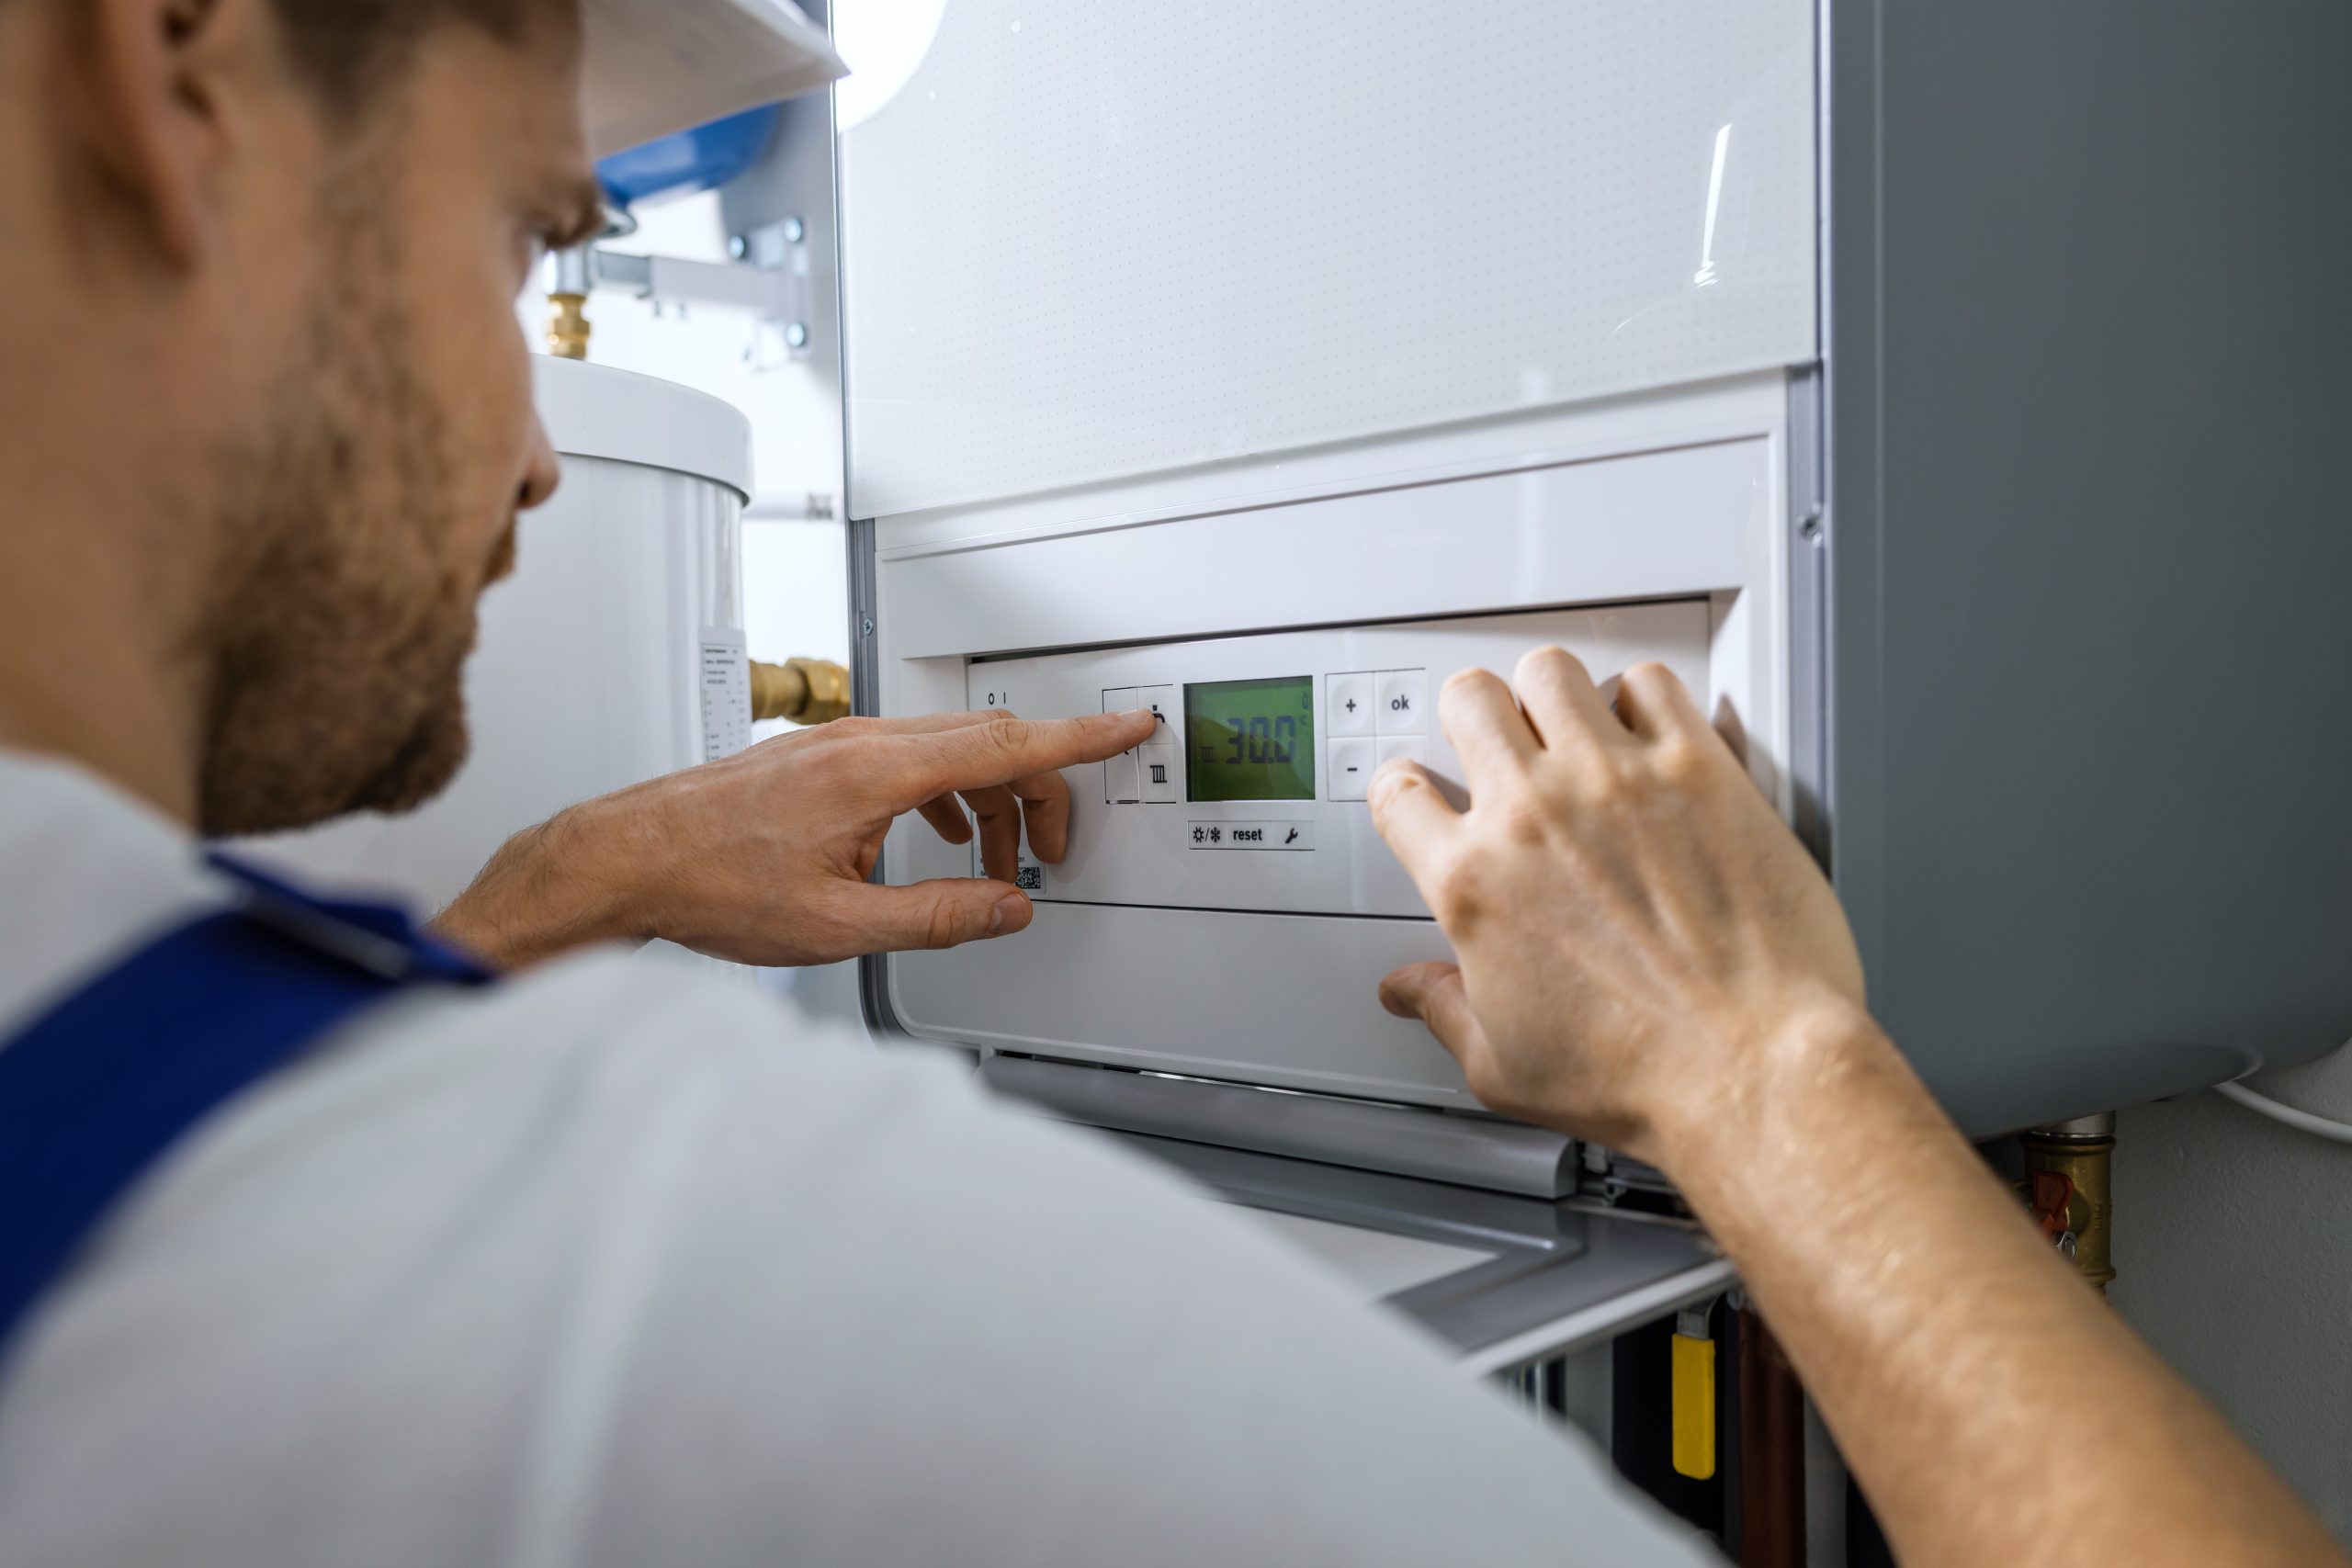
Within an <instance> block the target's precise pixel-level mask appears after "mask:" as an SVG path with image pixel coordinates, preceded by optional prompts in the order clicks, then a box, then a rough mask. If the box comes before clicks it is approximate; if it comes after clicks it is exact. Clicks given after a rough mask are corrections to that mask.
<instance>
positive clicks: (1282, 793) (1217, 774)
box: [1184, 675, 1315, 800]
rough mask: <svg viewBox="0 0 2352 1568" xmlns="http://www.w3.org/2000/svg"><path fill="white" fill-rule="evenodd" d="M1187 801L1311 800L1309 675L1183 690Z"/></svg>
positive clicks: (1312, 731) (1312, 704)
mask: <svg viewBox="0 0 2352 1568" xmlns="http://www.w3.org/2000/svg"><path fill="white" fill-rule="evenodd" d="M1184 746H1185V749H1186V750H1189V751H1190V752H1191V753H1192V756H1191V757H1190V758H1189V759H1187V760H1188V761H1190V762H1191V763H1192V766H1191V768H1190V769H1189V770H1187V771H1188V773H1190V775H1191V785H1190V792H1189V794H1190V798H1192V799H1193V800H1313V799H1314V798H1315V677H1314V676H1312V675H1283V676H1277V677H1276V678H1274V679H1272V680H1269V681H1206V682H1201V683H1199V684H1196V685H1188V686H1186V687H1185V688H1184Z"/></svg>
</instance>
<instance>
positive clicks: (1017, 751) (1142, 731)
mask: <svg viewBox="0 0 2352 1568" xmlns="http://www.w3.org/2000/svg"><path fill="white" fill-rule="evenodd" d="M1157 728H1159V720H1158V719H1157V718H1156V717H1155V716H1153V715H1152V714H1150V713H1149V712H1148V711H1137V712H1134V713H1091V714H1086V715H1083V716H1080V717H1077V718H1040V719H1029V718H991V719H988V720H986V721H984V722H982V723H979V724H970V725H963V726H959V727H957V728H952V729H943V730H939V731H937V732H935V733H933V734H928V735H909V736H906V737H904V738H903V749H902V750H901V755H902V756H904V757H905V759H906V766H905V772H904V773H903V774H902V775H901V779H900V783H901V786H902V793H903V794H904V795H906V796H907V798H908V800H909V803H910V804H911V803H912V802H914V801H918V800H928V799H930V798H931V797H932V796H933V795H944V794H945V793H946V792H947V791H949V790H961V789H985V788H987V787H989V785H991V784H1012V782H1014V781H1015V780H1021V781H1023V782H1024V783H1026V782H1028V781H1031V780H1033V779H1035V776H1036V775H1037V774H1040V773H1053V772H1056V771H1057V770H1059V769H1062V768H1068V767H1073V766H1075V765H1077V764H1078V763H1080V762H1100V761H1103V760H1104V759H1105V758H1109V757H1115V756H1117V755H1118V754H1119V753H1120V752H1122V751H1125V750H1128V749H1130V748H1132V747H1135V746H1138V745H1140V744H1142V743H1143V742H1144V741H1145V740H1147V739H1149V738H1150V737H1151V735H1152V732H1153V731H1154V730H1155V729H1157Z"/></svg>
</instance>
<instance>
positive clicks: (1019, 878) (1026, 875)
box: [1012, 865, 1046, 893]
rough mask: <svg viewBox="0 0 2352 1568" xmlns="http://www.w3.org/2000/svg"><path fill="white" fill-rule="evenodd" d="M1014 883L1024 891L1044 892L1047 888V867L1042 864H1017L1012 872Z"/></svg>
mask: <svg viewBox="0 0 2352 1568" xmlns="http://www.w3.org/2000/svg"><path fill="white" fill-rule="evenodd" d="M1012 885H1013V886H1015V887H1018V888H1019V889H1021V891H1023V893H1043V892H1044V891H1045V890H1046V868H1045V867H1044V866H1042V865H1023V866H1016V867H1014V868H1013V872H1012Z"/></svg>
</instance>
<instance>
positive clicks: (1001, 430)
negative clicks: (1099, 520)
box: [842, 0, 1815, 516]
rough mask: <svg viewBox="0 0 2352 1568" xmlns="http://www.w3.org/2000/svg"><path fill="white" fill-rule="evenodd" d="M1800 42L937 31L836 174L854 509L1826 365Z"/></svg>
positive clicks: (1219, 22) (1684, 32)
mask: <svg viewBox="0 0 2352 1568" xmlns="http://www.w3.org/2000/svg"><path fill="white" fill-rule="evenodd" d="M842 3H844V4H855V3H857V0H842ZM1811 25H1812V11H1811V6H1810V4H1809V0H1671V3H1647V0H1470V3H1468V4H1462V5H1455V6H1432V5H1430V4H1429V3H1428V0H1254V3H1244V0H1216V3H1211V4H1200V5H1181V4H1180V5H1165V4H1128V3H1125V0H1119V3H1106V0H951V3H950V4H949V6H948V7H947V12H946V16H945V19H944V22H943V24H942V26H941V28H940V30H939V34H938V37H937V39H936V40H935V41H934V43H933V48H932V50H931V52H930V54H929V55H928V57H926V59H925V60H924V62H923V63H922V66H921V68H920V69H918V70H917V71H916V73H915V74H914V75H913V77H912V78H911V79H910V82H909V83H908V85H907V86H906V87H905V89H904V90H903V91H902V92H900V94H899V96H898V97H896V98H895V99H893V100H892V101H891V102H890V103H889V104H888V106H886V107H884V108H883V109H882V110H881V111H880V112H879V113H877V114H876V115H875V116H874V117H873V118H870V119H867V120H865V121H864V122H863V123H861V124H859V125H857V126H855V127H854V128H853V129H851V130H849V131H848V132H847V133H846V134H845V136H844V139H843V148H842V201H843V212H844V224H843V236H842V243H843V246H844V263H845V271H844V279H845V291H846V312H847V336H846V343H847V348H848V354H849V393H850V403H849V415H850V463H851V479H850V486H851V500H852V504H853V505H854V507H855V509H856V511H857V513H858V514H859V515H862V516H882V515H888V514H892V513H901V512H908V511H913V510H918V509H922V508H925V507H932V506H938V505H943V504H949V503H954V502H969V501H976V500H981V499H986V498H992V497H1001V496H1008V495H1018V494H1026V493H1032V492H1035V491H1043V490H1050V489H1055V488H1059V487H1062V486H1067V485H1071V484H1076V483H1080V482H1084V481H1088V480H1093V479H1106V478H1113V477H1125V476H1131V475H1135V474H1139V473H1147V472H1155V471H1159V470H1163V469H1169V468H1182V467H1188V466H1192V465H1195V464H1200V463H1205V462H1211V461H1215V460H1217V459H1221V458H1227V457H1237V456H1241V455H1245V454H1252V453H1260V452H1268V451H1276V450H1281V449H1284V448H1289V447H1295V446H1309V445H1318V444H1322V443H1326V442H1331V441H1336V440H1343V439H1347V438H1351V437H1355V436H1361V435H1366V434H1377V433H1381V432H1387V431H1395V430H1400V429H1408V428H1415V427H1419V426H1426V425H1430V424H1437V423H1448V422H1452V421H1456V420H1461V419H1465V418H1472V417H1476V416H1479V415H1485V414H1491V413H1496V412H1504V411H1509V410H1512V409H1519V408H1526V407H1532V406H1537V405H1542V404H1549V403H1559V402H1566V401H1573V400H1579V399H1585V398H1589V397H1593V396H1596V395H1600V394H1605V393H1609V392H1613V391H1620V390H1624V389H1634V388H1641V387H1650V386H1660V385H1668V384H1673V383H1677V382H1683V381H1689V380H1693V379H1697V378H1704V377H1708V376H1713V375H1720V374H1727V373H1730V372H1734V371H1739V370H1748V369H1755V368H1758V367H1766V366H1771V365H1780V364H1788V363H1792V362H1796V361H1799V360H1803V359H1805V358H1808V357H1810V356H1811V355H1812V353H1813V345H1814V341H1815V327H1814V304H1813V288H1814V243H1813V227H1814V175H1813V132H1812V121H1813V44H1812V36H1811V30H1810V29H1811ZM855 63H856V62H854V61H852V62H851V64H852V65H853V67H854V65H855ZM1726 127H1727V128H1728V130H1725V129H1724V128H1726ZM1719 146H1720V148H1721V172H1720V189H1719V190H1716V189H1715V186H1716V164H1717V157H1718V147H1719ZM1711 191H1713V192H1714V194H1713V197H1712V200H1711ZM1711 208H1712V210H1713V234H1712V241H1710V238H1709V234H1708V215H1709V212H1710V209H1711Z"/></svg>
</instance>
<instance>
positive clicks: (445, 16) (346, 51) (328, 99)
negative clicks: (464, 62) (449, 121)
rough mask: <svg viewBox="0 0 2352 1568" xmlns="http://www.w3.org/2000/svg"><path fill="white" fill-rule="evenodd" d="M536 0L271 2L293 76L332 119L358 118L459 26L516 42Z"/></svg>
mask: <svg viewBox="0 0 2352 1568" xmlns="http://www.w3.org/2000/svg"><path fill="white" fill-rule="evenodd" d="M532 3H533V0H271V8H272V10H273V11H275V13H276V14H277V25H278V28H279V29H280V31H282V32H283V33H284V34H285V37H286V50H287V53H288V56H290V57H291V59H292V61H293V62H294V68H295V70H296V71H297V72H298V73H300V75H301V76H302V78H303V80H304V81H305V82H307V83H308V84H309V85H310V86H311V89H312V90H313V91H314V92H316V93H317V95H318V96H319V100H320V103H321V105H322V107H325V108H326V109H327V110H328V111H329V112H330V113H332V114H333V115H334V116H336V117H338V118H358V117H359V116H361V115H363V114H365V113H366V112H367V111H368V109H369V108H370V107H373V106H374V104H375V102H376V100H377V99H378V98H379V96H381V95H382V92H383V90H384V89H385V88H386V87H387V86H390V85H392V84H394V83H396V82H397V81H398V80H399V79H400V77H401V73H402V71H403V70H404V68H405V67H406V66H407V64H408V62H409V61H410V59H411V58H412V56H413V52H414V51H415V48H416V45H417V42H418V40H419V39H423V38H424V37H425V36H426V35H428V34H429V33H431V32H433V31H434V30H435V29H436V28H443V27H447V26H449V25H451V24H453V23H459V24H463V25H465V26H468V27H472V28H479V29H481V31H483V32H485V33H488V34H489V35H490V36H491V37H492V38H495V39H499V40H500V41H502V42H505V43H518V42H520V41H521V40H522V38H523V35H524V33H525V32H526V30H527V28H528V27H529V25H530V12H531V9H532Z"/></svg>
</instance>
